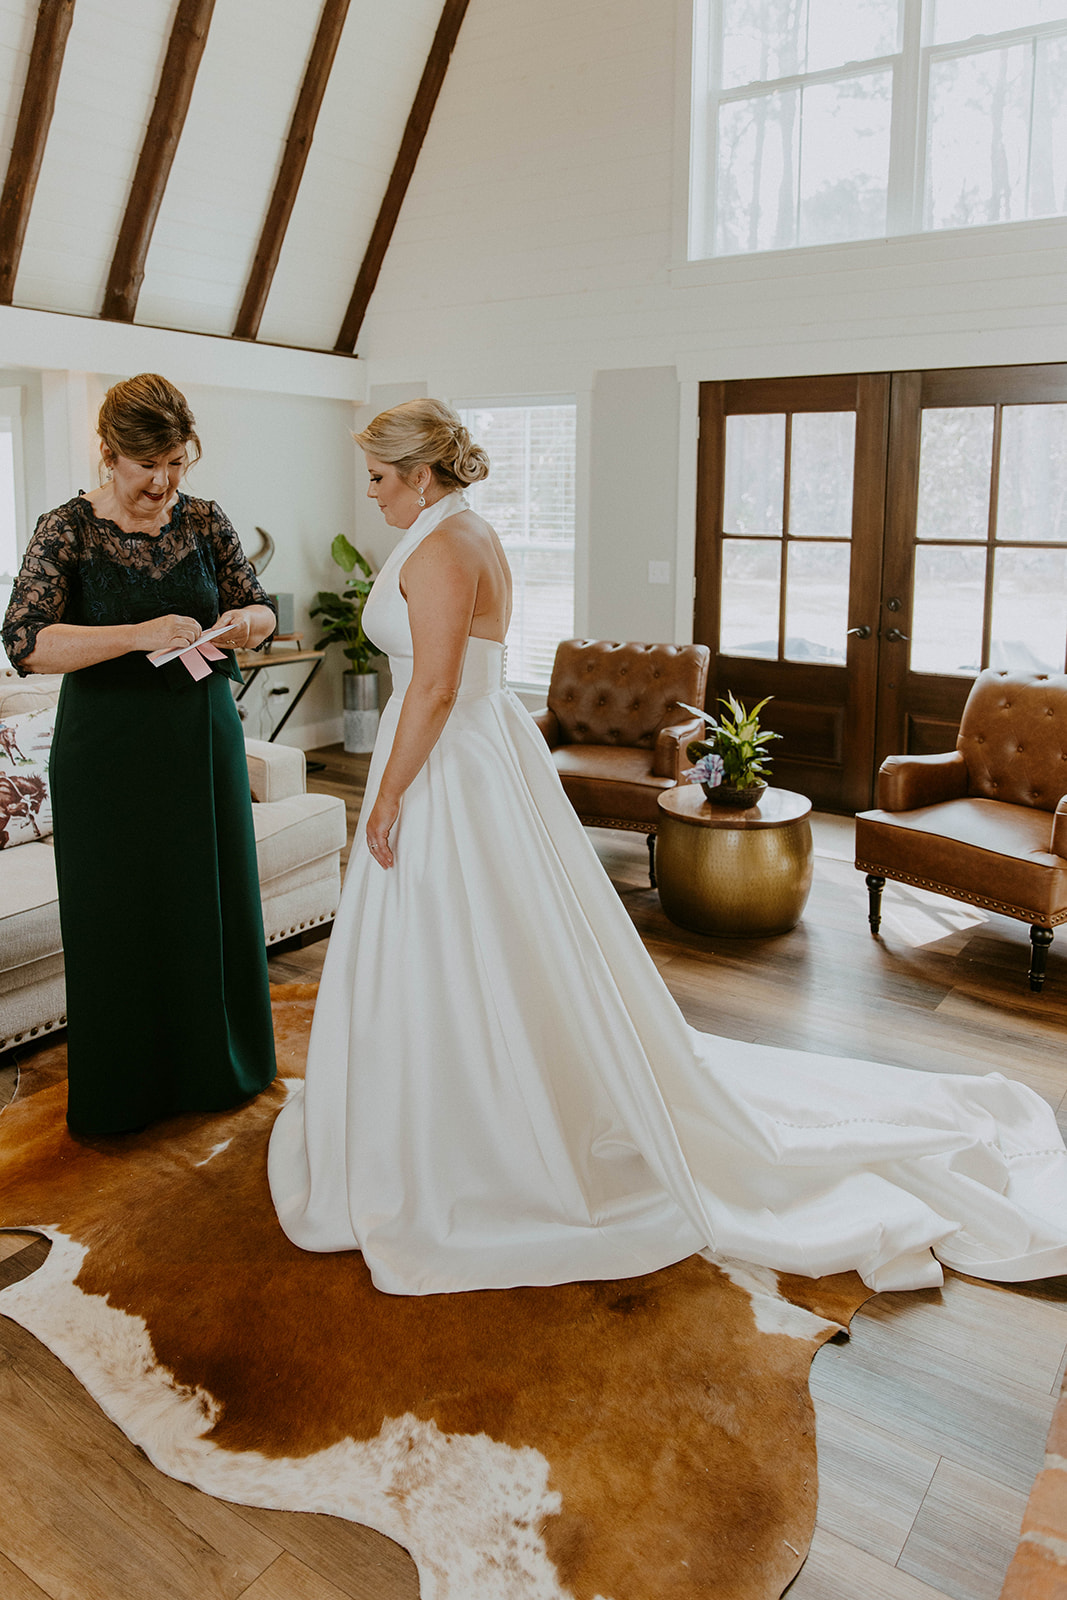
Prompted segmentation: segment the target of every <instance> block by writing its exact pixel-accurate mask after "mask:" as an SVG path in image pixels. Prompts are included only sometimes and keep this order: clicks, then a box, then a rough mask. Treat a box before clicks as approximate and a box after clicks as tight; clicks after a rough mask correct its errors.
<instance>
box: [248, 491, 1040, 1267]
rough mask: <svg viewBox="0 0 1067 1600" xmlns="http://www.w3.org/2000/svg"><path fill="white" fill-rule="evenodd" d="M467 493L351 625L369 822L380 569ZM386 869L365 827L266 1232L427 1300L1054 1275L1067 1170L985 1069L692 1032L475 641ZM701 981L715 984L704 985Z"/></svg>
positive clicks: (406, 637) (394, 595) (402, 668)
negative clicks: (358, 637) (367, 664)
mask: <svg viewBox="0 0 1067 1600" xmlns="http://www.w3.org/2000/svg"><path fill="white" fill-rule="evenodd" d="M462 504H463V501H462V498H461V497H460V496H449V497H448V498H446V499H444V500H441V501H438V502H437V503H436V504H434V505H433V506H428V507H427V508H426V510H425V511H424V512H422V514H421V515H420V516H419V518H418V520H417V521H416V522H415V524H414V525H413V526H412V527H411V528H410V529H408V531H407V533H406V534H405V535H404V536H403V538H402V539H401V541H400V543H399V544H398V546H397V547H396V549H395V550H394V551H393V553H392V555H391V556H390V557H389V559H388V560H387V561H386V563H385V565H384V566H383V568H382V571H381V574H380V576H379V578H378V580H377V582H376V583H375V586H374V589H373V592H372V594H371V596H370V599H369V601H368V603H367V607H366V612H365V626H366V628H367V631H368V632H369V634H370V635H371V637H372V638H373V639H374V640H375V642H376V643H377V644H379V645H380V646H381V648H382V649H383V650H385V651H387V653H388V655H389V658H390V665H391V668H392V674H393V695H392V698H391V699H390V701H389V703H388V705H387V707H386V709H385V712H384V714H383V717H382V722H381V729H380V733H379V737H378V742H377V746H376V748H375V751H374V756H373V758H372V762H371V768H370V774H369V778H368V784H367V794H366V800H365V808H367V809H369V807H370V806H371V804H372V803H373V800H374V796H375V794H376V792H377V788H378V784H379V782H380V778H381V772H382V768H383V767H384V765H385V761H386V758H387V756H388V754H389V750H390V747H391V743H392V739H393V735H394V732H395V729H396V724H397V718H398V715H399V712H400V707H401V705H402V703H403V697H404V691H405V688H406V687H407V684H408V682H409V681H410V677H411V668H412V644H411V634H410V629H409V625H408V617H407V606H406V603H405V601H404V598H403V596H402V594H401V592H400V584H399V573H400V568H401V566H402V565H403V563H404V562H405V561H406V560H407V558H408V556H409V555H410V554H411V553H412V551H413V550H414V549H415V548H416V546H417V545H418V544H419V543H420V541H421V540H422V539H423V538H425V536H426V535H427V534H428V533H430V532H431V530H432V529H433V528H435V527H436V526H437V525H438V523H439V522H441V521H442V520H443V519H444V518H445V517H447V516H448V515H450V514H451V513H452V512H454V511H456V510H457V509H459V507H460V506H461V505H462ZM392 843H393V847H394V850H395V858H396V859H395V865H394V866H393V867H392V868H391V869H389V870H388V871H383V870H382V868H380V867H379V866H378V865H377V863H376V862H375V861H374V860H373V859H372V857H371V856H370V854H369V852H368V849H367V844H366V839H365V836H364V834H363V831H362V829H360V830H358V832H357V837H356V841H355V843H354V844H353V847H352V855H351V860H350V862H349V865H348V872H347V876H346V881H345V886H344V892H343V895H342V898H341V905H340V909H339V911H338V915H337V920H336V922H335V925H334V930H333V933H332V935H331V938H330V945H329V951H328V953H327V957H326V963H325V967H324V970H323V975H322V983H321V987H320V991H319V998H318V1004H317V1008H316V1012H315V1020H314V1026H313V1029H312V1034H311V1043H310V1050H309V1056H308V1068H307V1080H306V1086H305V1087H304V1088H303V1089H302V1090H298V1091H297V1092H295V1093H294V1094H293V1095H292V1097H291V1098H290V1100H289V1101H288V1102H287V1103H286V1105H285V1107H284V1109H283V1110H282V1112H281V1114H280V1115H279V1117H278V1120H277V1122H276V1124H275V1128H274V1132H273V1136H272V1139H271V1146H270V1159H269V1170H270V1183H271V1190H272V1193H273V1197H274V1202H275V1206H276V1208H277V1211H278V1216H279V1219H280V1221H281V1224H282V1227H283V1228H284V1229H285V1232H286V1233H287V1234H288V1236H289V1238H290V1239H292V1240H293V1241H294V1243H296V1244H298V1245H300V1246H302V1247H303V1248H304V1249H307V1250H318V1251H330V1250H355V1249H359V1250H361V1251H362V1252H363V1255H364V1257H365V1259H366V1261H367V1264H368V1266H369V1268H370V1270H371V1273H372V1275H373V1279H374V1282H375V1284H376V1285H377V1286H378V1287H379V1288H380V1289H382V1290H385V1291H387V1292H390V1293H394V1294H432V1293H438V1292H443V1291H451V1290H460V1289H479V1288H507V1287H512V1286H515V1285H519V1284H547V1283H559V1282H567V1281H571V1280H576V1279H589V1278H622V1277H628V1276H632V1275H636V1274H639V1273H645V1272H650V1271H653V1270H655V1269H657V1268H660V1267H664V1266H667V1265H669V1264H670V1263H671V1262H674V1261H677V1260H679V1259H681V1258H683V1257H685V1256H688V1255H691V1254H693V1253H694V1252H696V1251H701V1250H704V1251H706V1252H708V1253H715V1254H718V1255H725V1256H731V1257H735V1258H740V1259H742V1260H744V1261H749V1262H754V1263H757V1264H760V1265H763V1266H767V1267H772V1268H777V1269H779V1270H784V1271H788V1272H795V1273H802V1274H806V1275H808V1276H813V1277H814V1276H819V1275H821V1274H823V1273H831V1272H839V1271H843V1270H844V1269H846V1268H855V1269H856V1270H857V1271H859V1272H860V1273H861V1274H862V1275H863V1277H864V1279H865V1280H866V1282H867V1283H868V1284H870V1285H871V1286H872V1287H874V1288H876V1289H899V1288H917V1287H922V1286H928V1285H932V1284H937V1283H939V1282H940V1281H941V1270H940V1267H939V1265H938V1262H937V1260H935V1258H934V1255H933V1254H932V1253H931V1252H936V1254H937V1256H938V1257H939V1258H940V1260H941V1261H943V1262H945V1263H947V1264H948V1265H950V1266H953V1267H956V1268H959V1269H960V1270H961V1271H964V1272H968V1273H975V1274H978V1275H979V1276H984V1277H991V1278H998V1279H1003V1280H1016V1281H1017V1280H1021V1279H1027V1278H1033V1277H1038V1276H1049V1275H1053V1274H1058V1273H1062V1272H1067V1153H1065V1151H1064V1147H1063V1142H1062V1140H1061V1138H1060V1135H1059V1132H1058V1130H1057V1127H1056V1121H1055V1118H1054V1116H1053V1113H1052V1111H1051V1110H1050V1109H1049V1107H1048V1106H1047V1105H1046V1104H1045V1102H1044V1101H1043V1100H1042V1099H1040V1097H1039V1096H1038V1095H1036V1094H1035V1093H1033V1092H1032V1091H1031V1090H1030V1089H1028V1088H1025V1087H1023V1086H1022V1085H1019V1084H1014V1083H1010V1082H1007V1081H1006V1080H1005V1079H1004V1078H1002V1077H1001V1076H1000V1075H999V1074H997V1073H991V1074H989V1075H987V1076H974V1077H972V1076H958V1077H957V1076H951V1075H945V1074H934V1073H925V1072H919V1071H913V1070H909V1069H906V1068H897V1067H889V1066H879V1065H876V1064H874V1063H871V1062H865V1061H849V1060H841V1059H838V1058H835V1057H826V1056H819V1055H811V1054H805V1053H803V1052H800V1051H795V1050H782V1049H775V1048H772V1047H769V1046H763V1045H752V1044H742V1043H738V1042H736V1041H734V1040H731V1039H721V1038H717V1037H714V1036H712V1035H708V1034H702V1033H698V1032H696V1031H695V1030H693V1029H691V1028H689V1027H688V1026H687V1024H686V1022H685V1020H684V1019H683V1017H682V1015H681V1012H680V1011H679V1010H678V1007H677V1006H676V1005H675V1003H674V1001H673V1000H672V999H671V997H670V995H669V994H668V992H667V990H666V988H665V987H664V984H663V981H662V979H661V978H660V976H659V974H658V972H657V971H656V968H655V966H654V965H653V963H652V961H651V959H650V957H649V956H648V954H647V953H646V951H645V949H644V946H643V945H642V943H641V940H640V939H639V937H638V935H637V933H636V932H635V930H634V928H633V926H632V924H631V922H630V919H629V917H628V916H627V914H626V912H625V910H624V908H623V907H622V905H621V904H620V902H619V899H618V896H617V895H616V892H615V890H614V888H613V887H612V884H611V882H610V881H609V879H608V878H607V876H606V874H605V873H604V871H603V869H602V867H601V865H600V863H599V861H598V859H597V857H596V855H595V853H594V851H593V849H592V846H591V845H590V843H589V841H588V839H587V838H586V835H585V831H584V829H583V828H582V826H581V824H580V823H579V822H578V819H577V817H576V816H575V814H574V812H573V810H572V809H571V806H570V803H569V801H568V800H567V798H566V796H565V795H564V792H563V789H562V787H561V786H560V782H559V779H558V777H557V775H556V770H555V767H554V765H553V762H552V759H551V757H550V755H549V753H548V749H547V746H546V745H545V742H544V740H543V738H542V736H541V734H540V733H539V731H538V730H537V728H536V727H535V725H534V723H533V722H532V720H531V718H530V717H529V715H528V714H527V712H526V711H525V709H524V708H523V706H522V705H521V703H520V702H519V701H518V700H517V699H516V697H515V696H514V695H513V694H512V693H511V692H510V691H509V690H508V689H507V688H506V687H505V685H504V649H503V646H502V645H499V644H496V643H492V642H490V641H487V640H484V639H475V638H472V639H470V640H469V642H468V645H467V653H466V660H465V664H464V668H463V676H462V682H461V686H460V690H459V695H458V698H457V701H456V703H455V705H454V709H453V711H452V714H451V716H450V717H449V720H448V722H447V723H446V725H445V728H444V731H443V733H442V735H441V738H440V740H439V741H438V743H437V745H436V746H435V748H434V749H433V751H432V753H431V755H430V757H429V759H428V761H427V762H426V765H425V766H424V767H423V769H422V771H421V772H420V773H419V774H418V777H417V778H416V779H415V781H414V782H413V783H412V785H411V787H410V788H409V789H408V791H407V793H406V795H405V796H404V801H403V806H402V809H401V815H400V818H399V821H398V823H397V826H396V828H395V829H394V832H393V835H392ZM710 981H711V982H712V983H713V982H714V978H712V979H711V980H710Z"/></svg>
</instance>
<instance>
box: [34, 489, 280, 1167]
mask: <svg viewBox="0 0 1067 1600" xmlns="http://www.w3.org/2000/svg"><path fill="white" fill-rule="evenodd" d="M267 603H268V601H267V597H266V595H265V594H264V592H263V589H262V587H261V586H260V584H259V582H258V581H257V579H256V576H255V573H254V572H253V570H252V568H251V566H250V565H249V564H248V562H247V561H246V559H245V557H244V555H243V553H242V551H241V546H240V543H239V541H238V538H237V535H236V533H235V532H234V530H233V528H232V526H231V525H230V523H229V522H228V520H227V519H226V517H225V516H224V515H223V513H222V512H221V511H220V510H219V508H218V506H216V505H215V504H214V503H213V502H211V501H206V500H195V499H191V498H189V497H188V496H186V495H180V496H179V498H178V502H177V504H176V506H175V508H174V511H173V514H172V516H171V520H170V522H169V523H168V525H167V526H166V527H165V528H164V529H163V531H162V532H161V533H160V534H158V535H155V536H151V537H150V536H146V535H143V534H126V533H123V532H122V530H121V529H119V528H118V527H117V526H116V524H115V523H113V522H108V521H106V520H103V519H101V518H98V517H97V516H96V513H95V512H94V510H93V507H92V505H91V504H90V502H89V501H88V500H86V499H85V498H83V497H81V496H79V497H78V498H76V499H74V500H71V501H69V502H68V503H67V504H66V505H63V506H60V507H58V508H57V509H56V510H55V511H50V512H48V513H47V515H45V516H44V517H42V518H41V520H40V522H39V523H38V525H37V529H36V532H35V533H34V536H33V540H32V541H31V543H30V546H29V549H28V550H27V552H26V558H25V561H24V562H23V566H22V570H21V572H20V574H19V578H18V581H17V583H16V585H15V589H14V592H13V594H12V596H11V603H10V605H9V607H8V612H7V617H6V619H5V623H4V630H3V637H4V646H5V649H6V651H7V654H8V657H9V659H10V660H11V662H12V663H13V664H14V665H15V666H16V667H17V668H19V669H20V670H23V669H22V668H21V666H20V663H21V662H22V661H23V660H24V659H25V657H26V656H27V655H29V654H30V653H31V652H32V651H33V648H34V644H35V641H36V637H37V633H38V631H39V630H40V629H41V628H42V627H45V626H47V625H48V624H49V623H53V622H68V623H77V624H81V625H87V626H95V625H109V624H116V623H136V622H145V621H148V620H149V619H151V618H153V617H158V616H163V615H166V614H168V613H171V612H175V613H178V614H180V615H182V616H191V617H195V618H196V620H197V621H198V622H199V623H200V624H201V626H203V627H207V626H208V625H209V624H210V623H212V622H214V620H215V619H216V617H218V616H219V615H220V613H221V612H223V611H226V610H229V609H230V608H232V607H235V606H244V605H252V604H260V605H263V604H267ZM231 677H234V678H237V680H238V681H240V674H239V672H238V669H237V666H236V663H235V662H234V660H233V657H232V655H227V657H226V659H225V661H222V662H218V663H216V665H215V669H214V670H213V671H212V673H211V675H210V677H207V678H205V679H203V680H202V681H200V682H196V681H194V679H193V678H192V677H191V676H190V674H189V673H188V672H187V671H186V669H185V667H184V665H183V664H182V663H181V662H180V661H174V662H172V663H171V664H169V665H168V666H165V667H158V668H157V667H153V666H152V664H151V662H150V661H149V660H148V658H147V656H146V655H144V654H142V653H140V652H138V653H136V654H131V655H126V656H121V657H119V658H117V659H116V660H114V661H106V662H101V663H100V664H99V665H98V666H93V667H84V668H82V669H81V670H80V671H78V672H69V673H67V674H66V675H65V677H64V680H63V687H62V690H61V693H60V699H59V711H58V715H57V719H56V731H55V739H54V743H53V747H52V760H51V766H50V779H51V790H52V804H53V819H54V829H55V832H54V843H55V851H56V869H57V875H58V880H59V909H60V919H61V923H62V929H63V949H64V957H65V967H66V983H67V1046H68V1072H69V1094H68V1107H67V1120H68V1122H69V1124H70V1126H71V1128H72V1130H74V1131H75V1132H76V1133H79V1134H84V1135H104V1134H112V1133H122V1132H126V1131H128V1130H130V1129H134V1128H140V1127H143V1126H144V1125H145V1124H146V1123H149V1122H154V1121H156V1120H157V1119H159V1118H162V1117H168V1116H172V1115H174V1114H175V1113H177V1112H183V1111H220V1110H224V1109H226V1108H228V1107H231V1106H234V1105H237V1104H239V1103H240V1102H241V1101H242V1100H245V1099H247V1098H248V1097H249V1096H251V1095H254V1094H256V1093H258V1091H259V1090H261V1089H263V1088H265V1087H266V1085H267V1084H268V1083H269V1082H270V1081H271V1079H272V1078H273V1076H274V1070H275V1068H274V1040H273V1033H272V1028H271V1014H270V995H269V990H268V983H267V962H266V951H265V947H264V938H263V919H262V910H261V906H260V898H259V878H258V873H257V869H256V847H255V838H254V835H253V832H252V809H251V803H250V796H249V787H248V768H247V765H246V761H245V750H244V739H243V737H242V732H241V723H240V718H239V717H238V715H237V709H236V706H235V705H234V702H233V695H232V692H231V689H230V682H229V680H230V678H231Z"/></svg>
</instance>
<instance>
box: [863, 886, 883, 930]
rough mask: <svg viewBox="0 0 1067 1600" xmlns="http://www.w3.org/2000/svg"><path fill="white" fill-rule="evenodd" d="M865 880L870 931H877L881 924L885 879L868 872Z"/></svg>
mask: <svg viewBox="0 0 1067 1600" xmlns="http://www.w3.org/2000/svg"><path fill="white" fill-rule="evenodd" d="M866 882H867V894H868V897H869V907H870V909H869V911H868V913H867V920H868V922H869V923H870V925H871V932H872V933H877V932H878V929H879V928H880V927H881V926H882V890H883V889H884V888H885V879H884V878H876V877H875V875H874V873H873V872H869V873H868V874H867V879H866Z"/></svg>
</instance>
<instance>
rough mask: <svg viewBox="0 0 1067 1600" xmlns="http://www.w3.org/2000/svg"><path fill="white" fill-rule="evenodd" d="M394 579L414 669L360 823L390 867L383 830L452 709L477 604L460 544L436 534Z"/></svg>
mask: <svg viewBox="0 0 1067 1600" xmlns="http://www.w3.org/2000/svg"><path fill="white" fill-rule="evenodd" d="M402 578H403V584H404V590H405V594H406V597H407V603H408V619H409V621H410V623H411V639H412V644H413V645H414V650H415V660H414V667H413V670H412V676H411V684H410V686H409V688H408V691H407V693H406V694H405V696H404V705H403V708H402V709H401V712H400V718H399V721H398V722H397V727H396V735H395V737H394V739H393V748H392V750H391V751H390V753H389V759H388V761H387V762H386V764H385V771H384V772H383V773H382V782H381V787H380V788H379V790H378V797H377V799H376V800H375V802H374V805H373V806H372V808H371V814H370V816H369V817H368V819H367V844H368V846H369V848H370V853H371V855H372V856H373V857H374V859H375V861H377V862H378V863H379V865H380V866H383V867H391V866H392V864H393V852H392V850H391V849H390V848H389V831H390V829H391V828H392V827H393V825H394V823H395V822H396V819H397V817H398V816H399V814H400V802H401V800H402V799H403V797H404V793H405V791H406V790H407V788H408V785H409V784H410V783H411V781H412V779H413V778H415V777H416V775H417V774H418V773H419V772H420V771H421V770H422V768H423V766H424V765H425V764H426V760H427V757H428V756H429V754H430V751H431V750H432V749H433V747H434V745H435V744H436V743H437V741H438V739H439V738H440V737H441V730H442V728H443V727H444V725H445V723H446V722H447V721H448V718H449V713H450V712H451V710H452V707H453V705H454V704H455V699H456V691H457V690H458V688H459V680H460V677H461V675H462V673H463V657H464V654H465V652H466V649H467V638H468V636H469V634H470V630H471V622H472V620H473V617H474V610H475V604H476V601H477V598H478V572H477V568H476V566H475V563H474V562H473V561H472V560H471V559H470V558H469V556H468V555H467V553H466V552H465V551H464V550H463V546H462V541H461V540H459V539H456V538H454V537H451V536H449V535H447V534H444V533H442V532H440V531H438V530H435V531H434V532H433V533H431V534H429V535H428V536H427V537H426V538H425V539H424V540H423V542H422V544H420V545H419V547H418V549H417V550H416V551H415V552H414V553H413V554H412V555H411V556H409V557H408V559H407V561H406V562H405V563H404V567H403V571H402Z"/></svg>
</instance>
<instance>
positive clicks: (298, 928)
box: [267, 906, 337, 945]
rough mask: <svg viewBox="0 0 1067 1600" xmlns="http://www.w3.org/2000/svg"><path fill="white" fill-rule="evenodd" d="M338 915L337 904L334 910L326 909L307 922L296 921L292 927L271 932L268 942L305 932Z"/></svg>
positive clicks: (289, 937)
mask: <svg viewBox="0 0 1067 1600" xmlns="http://www.w3.org/2000/svg"><path fill="white" fill-rule="evenodd" d="M336 915H337V908H336V906H335V907H334V909H333V910H332V911H324V912H323V913H322V915H321V916H318V917H312V918H311V919H310V920H309V921H307V922H296V923H294V924H293V926H292V927H291V928H283V929H282V930H281V931H280V932H279V933H269V934H268V935H267V944H268V945H271V944H277V942H278V940H279V939H291V938H292V937H293V935H294V933H303V931H304V929H305V928H317V927H318V926H319V924H320V923H321V922H332V921H333V919H334V917H335V916H336Z"/></svg>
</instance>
